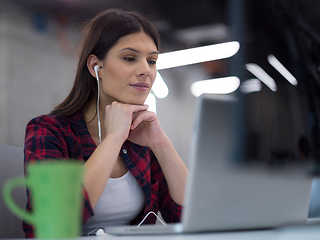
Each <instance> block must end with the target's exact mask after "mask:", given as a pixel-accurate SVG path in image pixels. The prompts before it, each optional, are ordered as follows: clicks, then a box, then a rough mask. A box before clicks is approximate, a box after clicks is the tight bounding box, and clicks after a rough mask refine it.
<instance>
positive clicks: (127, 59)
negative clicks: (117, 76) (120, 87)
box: [124, 57, 135, 62]
mask: <svg viewBox="0 0 320 240" xmlns="http://www.w3.org/2000/svg"><path fill="white" fill-rule="evenodd" d="M124 60H126V61H129V62H132V61H134V60H135V59H134V58H133V57H125V58H124Z"/></svg>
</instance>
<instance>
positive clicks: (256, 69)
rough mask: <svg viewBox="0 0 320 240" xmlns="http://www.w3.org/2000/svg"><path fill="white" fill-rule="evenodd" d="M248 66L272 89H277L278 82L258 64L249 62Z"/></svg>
mask: <svg viewBox="0 0 320 240" xmlns="http://www.w3.org/2000/svg"><path fill="white" fill-rule="evenodd" d="M246 68H247V70H248V71H249V72H251V73H252V74H253V75H255V76H256V77H257V78H258V79H259V80H260V81H261V82H263V83H264V84H265V85H267V86H268V87H269V88H270V89H271V90H272V91H274V92H275V91H277V85H276V82H275V81H274V80H273V78H272V77H270V76H269V75H268V74H267V73H266V72H265V71H264V70H263V69H262V68H261V67H260V66H259V65H258V64H255V63H247V64H246Z"/></svg>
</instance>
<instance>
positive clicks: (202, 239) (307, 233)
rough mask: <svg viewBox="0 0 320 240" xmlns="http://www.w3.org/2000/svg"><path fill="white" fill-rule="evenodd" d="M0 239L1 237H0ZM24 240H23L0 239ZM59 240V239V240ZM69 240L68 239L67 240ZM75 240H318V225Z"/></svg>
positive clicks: (319, 227)
mask: <svg viewBox="0 0 320 240" xmlns="http://www.w3.org/2000/svg"><path fill="white" fill-rule="evenodd" d="M0 239H1V236H0ZM1 240H25V239H1ZM60 240H61V239H60ZM69 240H70V239H69ZM75 240H320V225H318V226H303V227H287V228H280V229H274V230H256V231H234V232H215V233H199V234H176V235H144V236H142V235H139V236H111V235H107V236H91V237H79V238H76V239H75Z"/></svg>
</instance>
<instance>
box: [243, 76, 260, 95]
mask: <svg viewBox="0 0 320 240" xmlns="http://www.w3.org/2000/svg"><path fill="white" fill-rule="evenodd" d="M260 90H261V81H259V80H258V79H256V78H253V79H248V80H246V81H244V82H242V83H241V86H240V91H241V92H243V93H251V92H259V91H260Z"/></svg>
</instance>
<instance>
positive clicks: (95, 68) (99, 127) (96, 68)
mask: <svg viewBox="0 0 320 240" xmlns="http://www.w3.org/2000/svg"><path fill="white" fill-rule="evenodd" d="M94 70H95V72H96V78H97V84H98V97H97V114H98V129H99V141H100V143H101V126H100V113H99V112H100V111H99V99H100V83H99V76H98V71H99V70H98V65H96V66H95V67H94Z"/></svg>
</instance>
